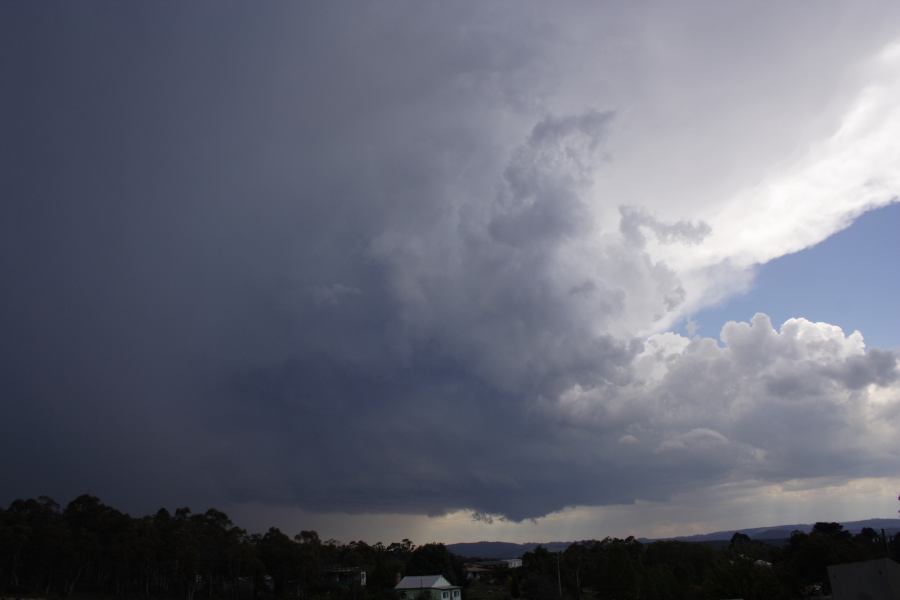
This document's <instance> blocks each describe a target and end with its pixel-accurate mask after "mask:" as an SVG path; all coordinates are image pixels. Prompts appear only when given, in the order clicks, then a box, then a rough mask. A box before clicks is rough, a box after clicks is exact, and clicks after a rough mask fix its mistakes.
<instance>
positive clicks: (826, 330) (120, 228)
mask: <svg viewBox="0 0 900 600" xmlns="http://www.w3.org/2000/svg"><path fill="white" fill-rule="evenodd" d="M0 77H2V80H3V82H4V90H5V93H4V94H2V95H0V165H3V167H2V169H0V211H2V212H0V277H2V281H3V293H2V295H0V331H2V332H3V334H2V336H0V413H2V414H3V418H2V419H0V504H4V503H8V502H10V501H11V500H13V499H15V498H18V497H34V496H38V495H41V494H46V495H50V496H52V497H54V498H56V499H57V500H59V501H62V502H66V501H68V500H70V499H71V498H74V497H75V496H76V495H78V494H81V493H91V494H94V495H96V496H99V497H100V498H101V499H102V500H104V501H105V502H107V503H109V504H111V505H113V506H116V507H118V508H120V509H122V510H126V511H128V512H130V513H133V514H145V513H148V512H152V511H155V510H156V509H157V508H159V507H160V506H167V507H169V508H170V509H171V508H173V507H177V506H190V507H192V508H194V509H195V510H202V509H204V508H206V507H209V506H214V507H216V508H219V509H221V510H225V511H226V512H227V513H228V514H229V515H230V516H231V517H232V518H233V519H234V520H235V521H236V522H237V523H239V524H240V525H242V526H244V527H247V528H250V529H251V530H254V531H259V530H263V529H265V528H267V527H268V526H270V525H277V526H279V527H281V528H282V529H284V530H285V531H287V532H289V533H295V532H297V531H299V530H300V529H316V530H318V531H319V533H320V535H321V536H322V537H323V538H329V537H333V538H336V539H340V540H344V541H347V540H350V539H365V540H368V541H378V540H382V541H393V540H399V539H402V538H409V539H412V540H413V541H415V542H419V543H421V542H426V541H444V542H457V541H474V540H479V539H493V540H508V541H541V540H564V539H584V538H590V537H598V538H599V537H604V536H606V535H620V536H622V535H629V534H635V535H643V536H661V535H676V534H687V533H698V532H703V531H710V530H715V529H724V528H730V527H752V526H764V525H774V524H779V523H795V522H812V521H816V520H850V519H862V518H867V517H885V516H894V515H895V514H896V508H897V506H896V495H897V492H898V491H900V466H898V465H900V435H898V434H900V367H898V348H900V329H898V319H897V314H896V308H895V307H896V306H897V305H898V302H897V301H898V293H900V287H898V282H900V277H898V269H897V266H896V265H897V257H898V252H897V250H898V241H897V239H898V238H897V236H896V234H895V232H896V231H898V226H900V206H898V205H897V200H898V194H900V170H898V168H897V165H898V164H900V7H897V6H895V5H894V4H892V3H887V2H884V3H882V2H865V1H864V2H858V3H853V5H852V6H851V5H848V4H847V3H840V2H822V3H817V4H816V6H815V10H810V7H809V6H808V5H804V4H801V3H797V4H793V5H784V4H779V5H777V6H775V5H773V6H769V7H766V9H765V10H762V9H761V8H760V7H759V5H758V4H757V3H750V2H734V3H728V4H727V5H726V4H722V3H712V2H686V3H679V4H678V5H674V4H672V3H667V2H647V3H640V4H629V5H619V4H615V3H594V2H574V1H573V2H561V3H553V4H552V5H551V4H547V3H540V2H497V1H487V2H471V3H442V2H391V1H386V2H379V3H364V2H343V1H338V2H329V3H327V4H309V3H289V2H265V3H254V4H252V5H249V4H246V3H237V2H234V3H232V2H215V3H213V2H194V3H189V4H183V3H163V4H139V3H120V2H81V3H63V2H58V3H55V2H48V3H40V4H38V3H14V2H9V3H3V4H0Z"/></svg>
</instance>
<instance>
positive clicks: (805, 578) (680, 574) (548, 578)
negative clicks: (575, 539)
mask: <svg viewBox="0 0 900 600" xmlns="http://www.w3.org/2000/svg"><path fill="white" fill-rule="evenodd" d="M888 555H890V556H892V557H897V556H900V534H897V535H895V536H894V537H893V538H892V539H890V540H888V539H885V538H883V537H882V536H881V535H880V534H879V533H877V532H876V531H874V530H873V529H871V528H865V529H863V530H862V531H861V532H860V533H859V534H856V535H853V534H851V533H850V532H848V531H846V530H844V528H843V526H841V525H840V524H839V523H816V524H815V525H814V526H813V529H812V531H811V532H810V533H803V532H799V531H795V532H794V533H793V534H792V535H791V537H790V539H788V540H781V541H773V542H770V543H766V542H762V541H757V540H752V539H751V538H750V537H748V536H747V535H744V534H741V533H736V534H734V536H732V538H731V541H730V543H727V544H725V543H722V544H710V543H699V542H681V541H656V542H652V543H646V544H643V543H641V542H639V541H637V540H635V539H634V538H631V537H629V538H627V539H624V540H622V539H610V538H607V539H604V540H602V541H586V542H579V543H575V544H572V545H570V546H569V547H568V548H567V549H566V550H565V551H564V552H561V553H559V554H555V553H551V552H548V551H547V550H546V549H544V548H541V547H538V548H536V549H535V550H534V551H533V552H529V553H526V554H525V556H524V557H523V563H524V566H523V569H522V570H521V573H520V575H518V577H517V579H516V580H513V581H512V582H511V584H512V585H513V586H515V587H517V588H518V589H512V590H511V592H510V595H511V596H514V597H519V596H521V597H523V598H528V599H529V600H557V599H559V598H560V596H562V598H564V600H587V599H591V600H612V599H618V600H622V599H629V600H642V599H647V600H705V599H714V598H742V599H744V600H789V599H794V598H804V597H809V596H818V595H822V594H828V593H830V588H829V582H828V573H827V567H828V566H829V565H835V564H840V563H847V562H856V561H863V560H870V559H874V558H882V557H885V556H888Z"/></svg>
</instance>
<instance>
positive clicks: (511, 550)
mask: <svg viewBox="0 0 900 600" xmlns="http://www.w3.org/2000/svg"><path fill="white" fill-rule="evenodd" d="M841 525H843V526H844V529H846V530H847V531H849V532H851V533H854V534H855V533H859V532H860V531H862V529H863V528H864V527H871V528H872V529H874V530H875V531H879V532H880V531H881V530H882V529H884V530H885V533H887V534H888V535H891V534H894V533H898V532H900V519H866V520H864V521H846V522H844V523H841ZM812 527H813V524H812V523H798V524H796V525H773V526H769V527H751V528H749V529H726V530H723V531H715V532H713V533H701V534H697V535H687V536H679V537H674V538H663V539H671V540H680V541H685V542H716V541H723V540H724V541H727V540H730V539H731V536H733V535H734V534H735V533H743V534H746V535H748V536H750V537H751V538H753V539H756V540H776V539H787V538H789V537H790V536H791V533H792V532H794V531H803V532H809V531H810V530H812ZM641 541H646V542H652V541H654V540H650V539H642V540H641ZM572 543H574V542H545V543H538V542H528V543H525V544H514V543H511V542H468V543H460V544H447V548H448V549H449V550H450V551H451V552H453V553H454V554H456V555H458V556H465V557H472V558H476V557H477V558H496V559H499V558H518V557H521V556H522V555H523V554H525V553H526V552H530V551H532V550H534V549H535V548H536V547H537V546H544V547H545V548H547V549H548V550H550V551H551V552H558V551H561V550H565V549H566V548H568V547H569V545H570V544H572Z"/></svg>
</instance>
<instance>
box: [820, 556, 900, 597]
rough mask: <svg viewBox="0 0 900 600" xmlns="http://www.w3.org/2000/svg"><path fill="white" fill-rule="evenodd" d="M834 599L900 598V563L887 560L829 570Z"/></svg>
mask: <svg viewBox="0 0 900 600" xmlns="http://www.w3.org/2000/svg"><path fill="white" fill-rule="evenodd" d="M828 579H829V581H830V582H831V595H832V598H834V600H859V599H860V598H865V599H866V600H896V598H900V564H897V563H896V562H894V561H892V560H891V559H889V558H877V559H875V560H864V561H862V562H854V563H844V564H841V565H832V566H830V567H828Z"/></svg>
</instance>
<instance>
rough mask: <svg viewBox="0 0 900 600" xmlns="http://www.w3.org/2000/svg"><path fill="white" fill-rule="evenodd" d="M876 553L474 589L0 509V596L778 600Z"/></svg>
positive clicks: (600, 571)
mask: <svg viewBox="0 0 900 600" xmlns="http://www.w3.org/2000/svg"><path fill="white" fill-rule="evenodd" d="M888 552H889V553H890V554H891V555H892V556H893V557H897V556H898V555H900V534H898V535H895V536H894V537H893V539H891V540H890V541H889V542H888V540H884V539H882V538H881V537H880V536H879V535H878V534H877V533H876V532H875V531H874V530H872V529H864V530H863V531H862V532H861V533H859V534H857V535H852V534H851V533H849V532H847V531H845V530H844V529H843V527H842V526H841V525H840V524H837V523H817V524H816V525H815V527H814V528H813V530H812V531H811V532H810V533H801V532H795V533H794V534H793V535H792V536H791V538H790V540H789V541H788V542H787V543H786V544H785V545H783V546H776V545H771V544H765V543H762V542H758V541H754V540H751V539H750V538H749V537H747V536H746V535H742V534H739V533H738V534H735V535H734V537H733V538H732V539H731V542H730V543H729V544H728V545H727V546H726V547H722V548H715V547H713V546H710V545H705V544H699V543H689V542H679V541H658V542H653V543H649V544H642V543H640V542H639V541H637V540H635V539H634V538H627V539H625V540H621V539H610V538H606V539H604V540H601V541H585V542H579V543H576V544H572V545H571V546H569V548H567V549H566V550H565V551H563V552H561V553H553V552H550V551H549V550H547V549H546V548H543V547H538V548H536V549H535V550H533V551H532V552H528V553H527V554H525V556H524V557H523V566H522V567H521V568H519V569H514V570H510V569H506V568H494V569H493V570H489V571H488V572H487V573H486V574H484V575H483V576H482V579H481V580H480V581H478V582H475V583H472V582H469V581H468V580H467V579H466V576H465V570H464V565H463V562H462V558H461V557H458V556H455V555H453V554H452V553H450V552H449V551H448V550H447V548H446V547H445V546H444V545H443V544H425V545H423V546H416V545H415V544H414V543H413V542H411V541H410V540H408V539H404V540H401V541H400V542H392V543H389V544H387V545H385V544H383V543H381V542H379V543H376V544H372V545H370V544H367V543H365V542H362V541H352V542H349V543H346V544H342V543H339V542H337V541H335V540H327V541H322V540H321V539H320V538H319V535H318V534H317V533H316V532H315V531H312V530H304V531H300V532H299V533H297V534H295V535H293V536H291V535H289V534H287V533H284V532H282V531H280V530H279V529H277V528H275V527H271V528H269V529H268V531H266V532H265V533H262V534H259V533H253V534H251V533H248V532H247V531H245V530H243V529H241V528H240V527H237V526H236V525H235V524H234V523H232V522H231V520H230V519H229V518H228V516H227V515H226V514H225V513H223V512H221V511H219V510H216V509H214V508H210V509H208V510H206V511H205V512H202V513H194V512H192V511H191V510H190V509H189V508H178V509H176V510H175V511H174V513H170V512H169V511H167V510H166V509H160V510H159V511H157V512H156V514H153V515H148V516H143V517H131V516H129V515H127V514H125V513H123V512H120V511H118V510H117V509H115V508H113V507H111V506H107V505H105V504H104V503H103V502H101V501H100V500H99V499H98V498H96V497H94V496H90V495H83V496H79V497H78V498H76V499H74V500H72V501H71V502H70V503H69V504H68V505H67V506H66V507H65V508H63V507H61V506H60V505H59V504H57V503H56V502H55V501H54V500H52V499H50V498H47V497H40V498H37V499H27V500H16V501H14V502H12V503H11V504H10V505H9V507H8V508H6V509H0V596H10V595H14V596H29V595H30V596H40V597H48V598H63V597H71V596H73V595H76V596H91V597H106V598H145V599H150V598H179V599H180V598H184V599H185V600H193V599H194V598H195V597H197V598H221V599H233V600H241V599H243V598H246V599H251V598H258V599H264V598H270V599H271V598H300V599H313V598H333V599H335V600H345V599H346V600H351V599H352V600H366V599H372V600H382V599H384V600H392V599H394V598H395V597H396V596H395V593H394V591H393V587H394V585H395V583H396V581H397V578H398V577H399V576H401V575H428V574H438V573H439V574H442V575H444V576H445V577H446V578H447V579H448V580H449V581H451V582H453V583H455V584H459V585H464V586H466V591H465V596H466V597H467V600H482V599H487V598H491V599H493V600H507V599H511V598H523V599H527V600H555V599H558V598H560V596H562V597H563V598H564V599H565V600H589V599H596V600H607V599H612V598H634V599H639V598H640V599H643V598H646V599H653V598H660V599H673V600H675V599H694V598H697V599H701V598H723V597H742V598H745V599H747V600H750V599H754V598H759V599H764V598H765V599H778V598H797V597H802V596H803V595H804V594H808V593H811V592H813V591H816V590H825V591H827V587H828V577H827V573H826V567H827V566H828V565H831V564H837V563H843V562H852V561H858V560H866V559H871V558H879V557H883V556H885V554H886V553H888ZM362 573H365V585H364V586H363V585H362V579H361V574H362Z"/></svg>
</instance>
